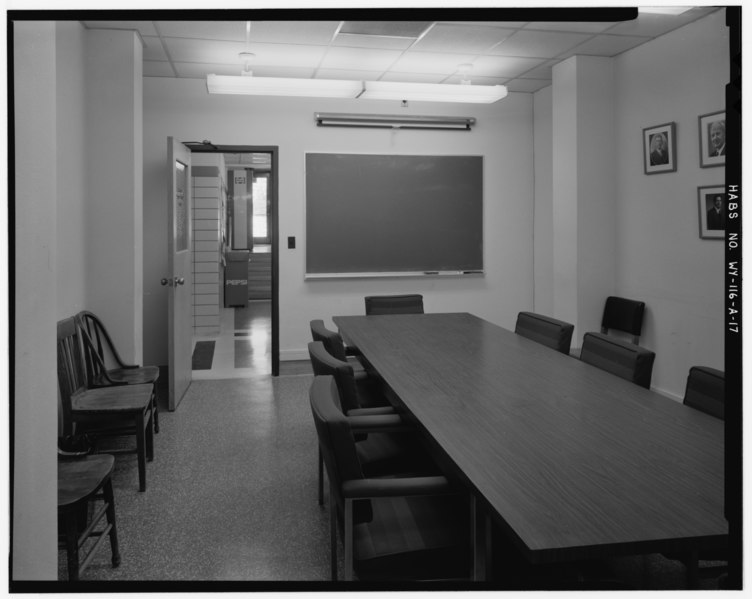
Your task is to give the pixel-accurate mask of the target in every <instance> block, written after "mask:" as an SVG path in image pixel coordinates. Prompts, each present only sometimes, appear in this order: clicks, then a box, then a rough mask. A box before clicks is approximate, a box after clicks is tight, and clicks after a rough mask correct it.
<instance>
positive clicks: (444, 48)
mask: <svg viewBox="0 0 752 599" xmlns="http://www.w3.org/2000/svg"><path fill="white" fill-rule="evenodd" d="M715 10H720V9H719V8H717V7H708V6H700V7H694V8H691V9H690V10H688V11H687V12H685V13H683V14H681V15H678V16H672V15H667V14H648V13H642V12H641V13H640V14H639V17H638V18H637V19H636V20H633V21H624V22H569V21H558V22H557V21H544V20H541V21H525V22H509V21H476V22H464V21H317V20H311V21H302V20H300V21H296V20H292V19H291V20H284V21H281V20H280V21H251V27H250V33H247V31H246V26H247V21H182V20H174V21H114V20H109V21H83V24H84V26H85V27H87V28H89V29H131V30H136V31H138V32H139V34H140V36H141V39H142V40H143V43H144V65H143V66H144V69H143V72H144V77H180V78H192V79H205V78H206V75H207V74H209V73H215V74H217V75H239V74H240V71H241V69H242V61H241V59H240V58H239V56H238V55H239V53H240V52H252V53H253V54H255V58H254V59H253V62H252V63H251V68H252V70H253V74H254V76H260V77H298V78H314V79H355V80H370V81H379V80H381V81H411V82H423V83H459V82H460V80H461V79H462V77H461V75H460V72H459V65H461V64H472V70H471V72H470V76H469V78H470V79H471V80H472V82H473V83H476V84H503V85H506V86H507V87H508V88H509V91H512V92H535V91H537V90H539V89H541V88H543V87H546V86H547V85H550V83H551V67H553V65H555V64H556V63H558V62H560V61H562V60H564V59H566V58H568V57H570V56H573V55H575V54H581V55H590V56H608V57H613V56H616V55H617V54H620V53H622V52H624V51H626V50H630V49H632V48H634V47H636V46H639V45H640V44H643V43H645V42H647V41H649V40H651V39H654V38H656V37H659V36H661V35H663V34H665V33H668V32H669V31H671V30H673V29H676V28H678V27H681V26H683V25H686V24H687V23H690V22H692V21H694V20H696V19H698V18H700V17H703V16H705V15H707V14H709V13H711V12H713V11H715ZM251 14H252V13H251ZM292 14H294V11H293V13H292ZM541 16H542V18H545V10H543V9H542V10H541Z"/></svg>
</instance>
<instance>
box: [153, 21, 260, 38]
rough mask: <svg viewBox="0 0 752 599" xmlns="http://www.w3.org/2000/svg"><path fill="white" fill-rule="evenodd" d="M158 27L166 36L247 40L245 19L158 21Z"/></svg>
mask: <svg viewBox="0 0 752 599" xmlns="http://www.w3.org/2000/svg"><path fill="white" fill-rule="evenodd" d="M157 27H158V28H159V32H160V33H161V34H162V35H163V36H166V37H182V38H193V39H198V40H222V41H230V42H244V41H245V21H158V22H157Z"/></svg>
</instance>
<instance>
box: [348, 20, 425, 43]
mask: <svg viewBox="0 0 752 599" xmlns="http://www.w3.org/2000/svg"><path fill="white" fill-rule="evenodd" d="M432 23H433V21H345V22H344V23H343V25H342V28H341V29H340V33H353V34H356V35H381V36H389V37H409V38H413V39H416V38H418V37H420V36H421V34H423V32H425V30H426V29H428V27H430V25H431V24H432Z"/></svg>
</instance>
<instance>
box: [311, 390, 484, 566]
mask: <svg viewBox="0 0 752 599" xmlns="http://www.w3.org/2000/svg"><path fill="white" fill-rule="evenodd" d="M309 398H310V403H311V412H312V414H313V420H314V423H315V425H316V433H317V436H318V440H319V446H320V449H321V452H322V454H323V457H324V462H325V463H326V470H327V474H328V477H329V482H330V489H331V497H332V501H331V502H330V504H329V505H330V510H329V512H330V544H331V545H330V550H331V577H332V580H337V534H338V531H339V532H340V533H341V534H342V536H343V543H344V550H345V564H344V570H345V571H344V579H345V580H353V579H354V575H355V574H357V576H358V579H360V580H369V579H370V580H377V579H381V580H436V579H444V580H446V579H448V578H455V579H456V578H464V579H467V577H468V574H469V572H470V555H469V549H470V536H469V505H468V501H467V497H466V496H465V495H464V494H461V493H460V492H459V491H458V490H457V489H455V488H454V487H453V486H452V485H451V484H450V483H449V481H448V480H447V479H446V478H445V477H443V476H409V477H407V476H390V477H384V478H375V477H372V476H371V477H369V476H368V475H367V474H366V473H365V472H364V469H363V466H362V463H361V460H360V457H359V455H358V452H357V447H356V446H357V443H356V442H355V440H354V436H353V430H352V427H351V425H350V423H349V422H348V420H347V418H346V417H345V415H344V414H343V413H342V412H341V411H340V410H339V409H338V407H337V386H336V383H335V381H334V379H333V377H331V376H317V377H315V378H314V381H313V384H312V385H311V388H310V393H309Z"/></svg>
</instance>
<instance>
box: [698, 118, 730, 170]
mask: <svg viewBox="0 0 752 599" xmlns="http://www.w3.org/2000/svg"><path fill="white" fill-rule="evenodd" d="M697 121H698V128H699V133H700V168H709V167H713V166H725V164H726V111H725V110H720V111H718V112H711V113H709V114H703V115H700V116H699V117H697Z"/></svg>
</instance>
